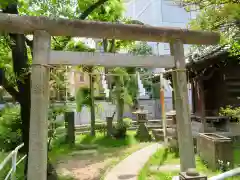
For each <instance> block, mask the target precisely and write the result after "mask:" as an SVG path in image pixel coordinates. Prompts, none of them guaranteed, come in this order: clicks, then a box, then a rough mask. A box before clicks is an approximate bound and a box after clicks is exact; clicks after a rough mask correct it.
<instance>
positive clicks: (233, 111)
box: [219, 106, 240, 121]
mask: <svg viewBox="0 0 240 180" xmlns="http://www.w3.org/2000/svg"><path fill="white" fill-rule="evenodd" d="M219 114H220V115H221V116H228V117H230V119H231V120H235V121H238V120H239V118H240V107H232V106H226V107H225V108H223V107H221V108H220V111H219Z"/></svg>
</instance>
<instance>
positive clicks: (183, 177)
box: [179, 169, 207, 180]
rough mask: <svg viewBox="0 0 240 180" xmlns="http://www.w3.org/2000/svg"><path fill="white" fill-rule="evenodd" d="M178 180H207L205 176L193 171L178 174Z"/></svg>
mask: <svg viewBox="0 0 240 180" xmlns="http://www.w3.org/2000/svg"><path fill="white" fill-rule="evenodd" d="M179 180H207V176H205V175H201V174H199V173H198V172H197V171H196V170H195V169H188V170H187V172H181V173H179Z"/></svg>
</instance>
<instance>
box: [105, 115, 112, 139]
mask: <svg viewBox="0 0 240 180" xmlns="http://www.w3.org/2000/svg"><path fill="white" fill-rule="evenodd" d="M106 121H107V136H108V137H111V136H112V132H113V117H106Z"/></svg>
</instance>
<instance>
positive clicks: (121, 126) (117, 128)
mask: <svg viewBox="0 0 240 180" xmlns="http://www.w3.org/2000/svg"><path fill="white" fill-rule="evenodd" d="M131 125H132V119H130V118H124V119H123V121H122V122H118V123H116V124H115V125H114V133H113V136H114V137H115V138H117V139H118V138H125V137H126V133H127V128H129V127H131Z"/></svg>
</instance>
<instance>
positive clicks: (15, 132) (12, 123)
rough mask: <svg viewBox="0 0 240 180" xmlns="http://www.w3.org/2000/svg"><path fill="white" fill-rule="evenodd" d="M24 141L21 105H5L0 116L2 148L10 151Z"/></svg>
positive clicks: (0, 144)
mask: <svg viewBox="0 0 240 180" xmlns="http://www.w3.org/2000/svg"><path fill="white" fill-rule="evenodd" d="M22 142H23V141H22V131H21V118H20V107H19V106H15V105H13V106H10V107H5V108H4V109H3V110H2V112H1V117H0V148H1V150H4V151H10V150H13V149H15V148H16V146H18V145H19V144H21V143H22Z"/></svg>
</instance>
